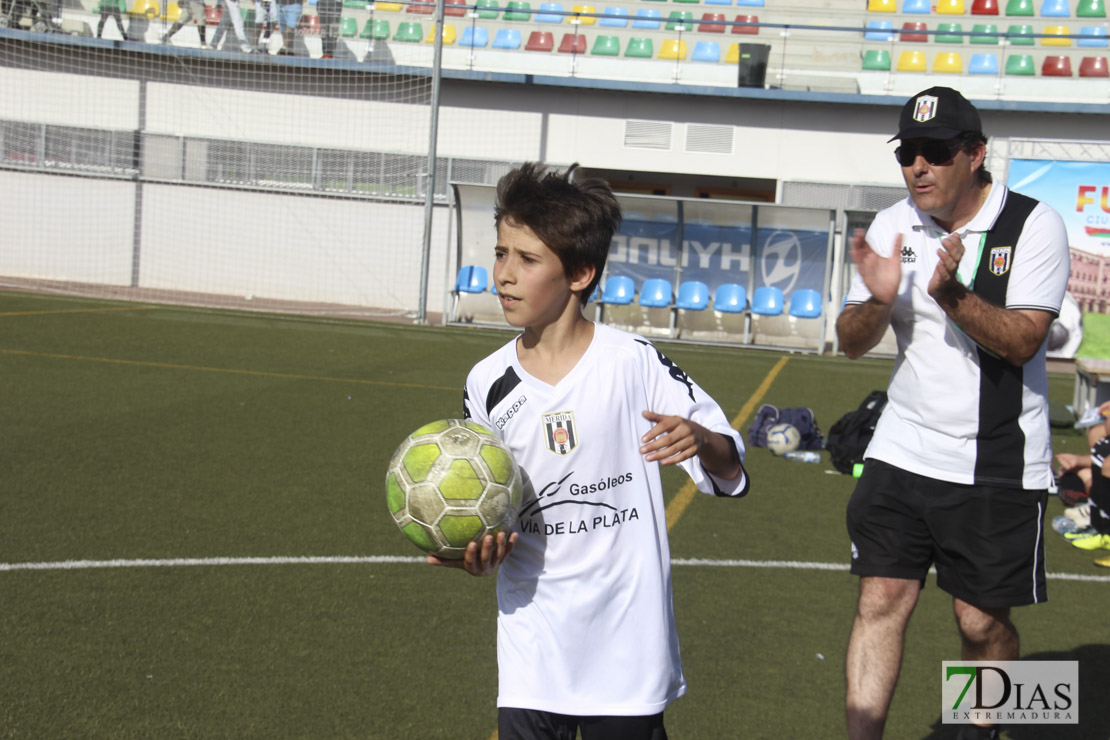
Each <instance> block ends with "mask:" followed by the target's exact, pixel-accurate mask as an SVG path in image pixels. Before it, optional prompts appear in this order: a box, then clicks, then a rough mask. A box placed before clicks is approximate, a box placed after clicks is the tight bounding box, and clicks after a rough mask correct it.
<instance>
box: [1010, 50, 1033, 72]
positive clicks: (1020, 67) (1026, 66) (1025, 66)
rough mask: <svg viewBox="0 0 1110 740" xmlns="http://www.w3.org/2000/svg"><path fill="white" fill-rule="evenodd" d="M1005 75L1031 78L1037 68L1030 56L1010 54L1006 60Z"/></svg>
mask: <svg viewBox="0 0 1110 740" xmlns="http://www.w3.org/2000/svg"><path fill="white" fill-rule="evenodd" d="M1006 74H1008V75H1021V76H1024V77H1033V76H1035V75H1036V74H1037V68H1036V66H1035V65H1034V64H1033V55H1032V54H1012V55H1010V56H1009V57H1007V58H1006Z"/></svg>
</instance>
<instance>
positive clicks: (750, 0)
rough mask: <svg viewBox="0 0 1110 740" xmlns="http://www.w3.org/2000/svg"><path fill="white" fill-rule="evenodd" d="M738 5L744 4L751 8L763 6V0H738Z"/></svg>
mask: <svg viewBox="0 0 1110 740" xmlns="http://www.w3.org/2000/svg"><path fill="white" fill-rule="evenodd" d="M736 4H737V5H743V6H746V7H749V8H762V7H763V0H736Z"/></svg>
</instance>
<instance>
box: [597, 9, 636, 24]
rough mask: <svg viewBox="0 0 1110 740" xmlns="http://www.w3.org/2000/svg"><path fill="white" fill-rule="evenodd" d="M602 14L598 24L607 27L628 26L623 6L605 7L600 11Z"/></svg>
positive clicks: (626, 13) (626, 14)
mask: <svg viewBox="0 0 1110 740" xmlns="http://www.w3.org/2000/svg"><path fill="white" fill-rule="evenodd" d="M602 13H603V15H602V17H601V19H600V20H598V22H597V24H598V25H599V26H606V27H609V28H627V27H628V19H629V15H628V11H627V10H625V9H624V8H606V9H605V10H603V11H602Z"/></svg>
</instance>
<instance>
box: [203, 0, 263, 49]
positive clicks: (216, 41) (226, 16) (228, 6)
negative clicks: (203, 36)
mask: <svg viewBox="0 0 1110 740" xmlns="http://www.w3.org/2000/svg"><path fill="white" fill-rule="evenodd" d="M223 4H224V12H223V14H222V15H221V16H220V25H218V26H216V33H215V34H214V35H213V36H212V48H213V49H219V48H220V41H222V40H223V37H224V34H225V33H227V26H228V22H229V21H230V23H231V27H232V28H233V29H234V30H235V38H237V39H239V51H241V52H243V53H244V54H250V53H251V52H252V51H254V48H253V47H251V45H250V44H249V43H248V42H247V35H246V33H244V32H243V14H242V13H241V12H239V0H223Z"/></svg>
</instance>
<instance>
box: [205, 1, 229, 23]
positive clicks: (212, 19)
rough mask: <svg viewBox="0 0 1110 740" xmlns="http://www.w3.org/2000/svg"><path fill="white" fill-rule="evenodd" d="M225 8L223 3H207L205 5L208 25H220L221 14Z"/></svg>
mask: <svg viewBox="0 0 1110 740" xmlns="http://www.w3.org/2000/svg"><path fill="white" fill-rule="evenodd" d="M223 12H224V8H223V6H222V5H218V6H217V5H205V6H204V24H205V25H206V26H218V25H219V24H220V16H221V15H223Z"/></svg>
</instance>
